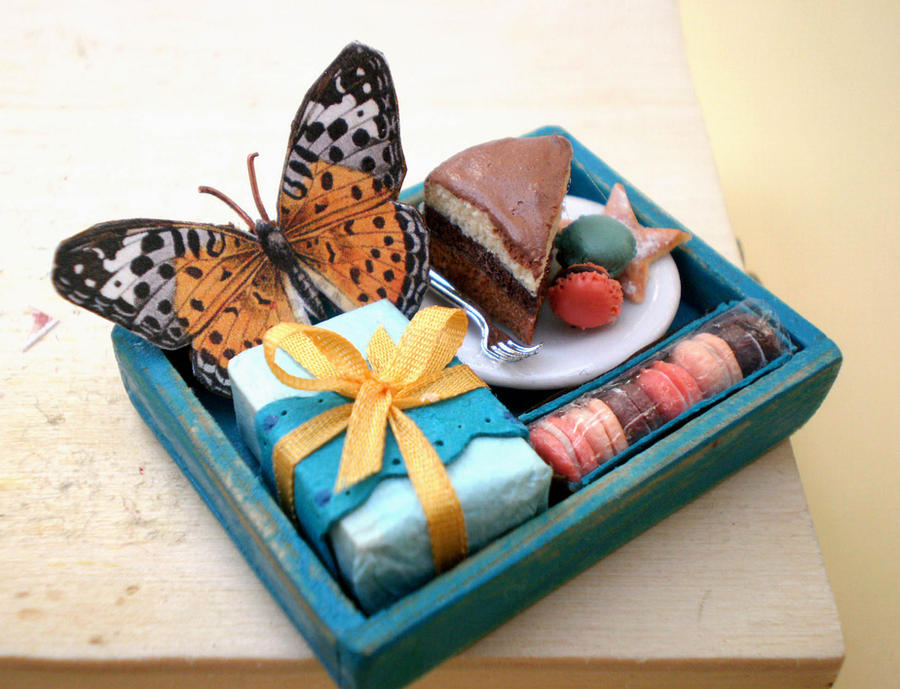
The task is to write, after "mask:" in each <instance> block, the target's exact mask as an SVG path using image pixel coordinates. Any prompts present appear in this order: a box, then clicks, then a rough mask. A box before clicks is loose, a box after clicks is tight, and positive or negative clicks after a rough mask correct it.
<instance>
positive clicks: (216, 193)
mask: <svg viewBox="0 0 900 689" xmlns="http://www.w3.org/2000/svg"><path fill="white" fill-rule="evenodd" d="M198 191H199V192H200V193H201V194H212V195H213V196H215V197H216V198H217V199H219V200H220V201H222V202H224V203H225V205H227V206H228V207H229V208H231V210H233V211H234V212H235V213H237V214H238V215H239V216H241V219H242V220H243V221H244V222H245V223H247V225H249V226H250V232H251V233H255V232H256V225H255V224H254V222H253V218H251V217H250V216H249V215H247V213H246V212H245V211H244V209H243V208H241V207H240V206H239V205H237V204H236V203H235V202H234V201H232V200H231V199H230V198H228V197H227V196H225V194H223V193H222V192H221V191H219V190H218V189H213V188H212V187H199V188H198Z"/></svg>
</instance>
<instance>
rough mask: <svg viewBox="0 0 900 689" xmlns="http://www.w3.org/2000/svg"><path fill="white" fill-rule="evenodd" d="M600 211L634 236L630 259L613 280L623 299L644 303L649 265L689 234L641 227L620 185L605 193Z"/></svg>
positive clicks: (684, 240)
mask: <svg viewBox="0 0 900 689" xmlns="http://www.w3.org/2000/svg"><path fill="white" fill-rule="evenodd" d="M603 212H604V213H605V214H606V215H609V216H611V217H613V218H615V219H616V220H618V221H619V222H621V223H622V224H624V225H625V226H626V227H627V228H628V229H629V230H631V232H632V234H633V235H634V239H635V242H636V243H637V249H636V251H635V255H634V258H633V259H631V263H629V264H628V266H627V267H626V268H625V270H624V271H622V274H621V275H619V277H618V278H617V279H618V280H619V282H621V283H622V293H623V294H624V296H625V298H626V299H628V300H629V301H633V302H638V303H640V302H642V301H644V291H645V290H646V288H647V276H648V274H649V272H650V264H651V263H653V261H655V260H656V259H658V258H660V257H662V256H665V255H666V254H667V253H669V252H670V251H671V250H672V249H674V248H675V247H676V246H678V245H679V244H683V243H684V242H686V241H687V240H688V239H690V238H691V235H690V234H689V233H687V232H682V231H681V230H675V229H668V228H661V227H644V226H643V225H641V224H640V223H639V222H638V221H637V218H636V217H635V215H634V210H633V209H632V208H631V202H630V201H629V200H628V195H627V194H626V193H625V187H623V186H622V185H621V184H615V185H614V186H613V188H612V190H611V191H610V192H609V200H608V201H607V202H606V208H605V209H604V211H603Z"/></svg>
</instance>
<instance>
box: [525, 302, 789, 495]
mask: <svg viewBox="0 0 900 689" xmlns="http://www.w3.org/2000/svg"><path fill="white" fill-rule="evenodd" d="M787 349H788V344H787V339H786V338H785V337H784V336H783V335H782V334H781V333H780V331H779V329H778V326H777V325H775V324H774V323H773V322H772V321H771V320H770V319H769V318H767V317H764V316H762V315H760V314H759V313H757V312H756V311H754V310H752V309H751V308H749V307H748V306H747V305H745V304H739V305H737V306H735V307H733V308H731V309H729V310H727V311H725V312H724V313H722V314H720V315H719V316H717V317H716V318H714V319H712V320H711V321H708V322H706V323H704V324H702V326H700V327H699V328H698V329H697V330H696V331H695V332H691V333H688V334H687V335H684V336H683V337H680V338H679V339H678V340H677V341H675V342H674V343H673V344H672V345H671V346H669V347H667V348H666V349H665V350H663V351H662V352H660V353H659V354H658V355H657V356H655V357H654V358H653V360H652V361H650V362H645V363H643V364H641V365H640V366H638V367H635V368H633V369H631V370H629V371H627V372H625V373H624V374H622V375H621V376H618V377H617V378H616V379H615V380H613V381H611V382H610V383H607V384H606V385H604V386H603V387H601V388H598V389H597V390H592V391H590V392H588V393H586V394H585V395H583V396H581V397H579V398H578V399H577V400H574V401H573V402H570V403H569V404H567V405H566V406H564V407H562V408H561V409H559V410H557V411H555V412H553V413H552V414H550V415H548V416H545V417H542V418H541V419H538V420H537V421H535V422H534V423H532V424H531V426H530V428H529V435H530V441H531V444H532V446H533V447H534V449H535V450H536V451H537V453H538V454H539V455H540V456H541V457H542V458H543V459H544V461H545V462H547V464H549V465H550V466H551V467H552V468H553V470H554V472H555V473H556V474H557V475H558V476H560V477H563V478H565V479H567V480H568V481H570V482H571V483H578V482H579V481H581V479H582V478H583V477H584V476H586V475H587V474H589V473H590V472H592V471H593V470H594V469H596V468H597V467H598V466H600V465H601V464H603V463H605V462H607V461H608V460H610V459H612V458H613V457H615V456H616V455H618V454H619V453H620V452H622V451H623V450H625V449H626V448H627V447H629V446H630V445H633V444H634V443H635V442H637V441H638V440H639V439H641V438H643V437H644V436H646V435H648V434H649V433H651V432H653V431H655V430H656V429H658V428H659V427H660V426H662V425H663V424H665V423H666V422H667V421H671V420H672V419H674V418H676V417H678V416H680V415H681V414H683V413H684V412H686V411H687V410H688V409H690V408H691V407H693V406H694V405H695V404H697V403H698V402H700V401H702V400H705V399H709V398H710V397H713V396H714V395H717V394H719V393H721V392H724V391H725V390H728V389H729V388H731V387H732V386H733V385H735V384H737V383H739V382H740V381H741V380H743V379H744V378H745V377H747V376H748V375H750V374H751V373H753V372H754V371H757V370H759V369H760V368H762V367H763V366H765V365H766V364H767V363H769V362H770V361H773V360H774V359H776V358H778V357H779V356H781V355H782V354H784V353H785V352H786V351H787Z"/></svg>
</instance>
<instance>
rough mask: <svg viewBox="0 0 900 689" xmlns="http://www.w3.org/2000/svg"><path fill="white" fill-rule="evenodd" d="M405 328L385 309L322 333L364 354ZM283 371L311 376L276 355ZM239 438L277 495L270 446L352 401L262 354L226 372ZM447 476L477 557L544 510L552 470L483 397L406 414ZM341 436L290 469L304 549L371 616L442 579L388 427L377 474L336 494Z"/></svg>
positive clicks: (359, 314) (379, 305) (359, 313)
mask: <svg viewBox="0 0 900 689" xmlns="http://www.w3.org/2000/svg"><path fill="white" fill-rule="evenodd" d="M408 323H409V321H408V320H407V319H406V317H404V316H403V315H402V314H401V313H400V312H399V311H398V310H397V309H396V308H395V307H394V306H393V305H392V304H391V303H390V302H388V301H379V302H376V303H374V304H371V305H368V306H365V307H362V308H359V309H356V310H355V311H351V312H348V313H345V314H341V315H340V316H337V317H335V318H332V319H330V320H327V321H325V322H323V323H321V324H320V327H323V328H327V329H329V330H333V331H334V332H337V333H338V334H340V335H343V336H344V337H345V338H347V339H348V340H349V341H350V342H352V343H353V345H354V346H355V347H356V348H357V349H358V350H359V351H361V352H365V350H366V344H367V343H368V341H369V339H370V338H371V336H372V334H373V333H374V332H375V330H376V329H377V328H378V326H379V325H381V326H384V328H385V329H386V330H387V332H388V334H389V335H390V336H391V338H392V339H394V341H395V342H396V341H398V340H399V339H400V336H401V335H402V333H403V331H404V330H405V329H406V326H407V325H408ZM275 361H276V363H277V364H278V365H279V366H281V367H282V368H283V369H284V370H285V371H287V372H288V373H290V374H292V375H296V376H302V377H307V378H308V377H310V374H309V373H308V372H307V371H306V370H305V369H303V368H302V367H301V366H300V365H299V364H298V363H297V362H296V361H294V360H293V359H292V358H291V357H290V356H288V355H287V354H286V353H285V352H284V351H282V350H278V351H277V352H276V356H275ZM228 373H229V376H230V378H231V384H232V391H233V395H234V406H235V413H236V415H237V422H238V426H239V428H240V430H241V434H242V436H243V438H244V440H245V442H246V444H247V446H248V447H249V448H250V450H251V452H252V453H253V455H254V456H255V457H256V458H257V460H259V462H260V471H261V473H262V475H263V477H264V478H265V481H266V484H267V485H268V486H269V489H270V490H271V491H272V492H273V494H275V493H276V490H275V480H274V476H273V466H272V447H273V446H274V445H275V443H277V442H278V440H279V439H280V438H281V437H282V436H284V435H285V434H286V433H288V432H290V431H291V430H293V429H294V428H296V427H297V426H299V425H300V424H301V423H303V422H304V421H306V420H308V419H310V418H312V417H314V416H316V415H318V414H320V413H321V412H323V411H326V410H327V409H329V408H331V407H334V406H337V405H339V404H344V403H346V402H347V400H346V398H344V397H341V396H340V395H337V394H336V393H332V392H325V393H314V392H306V391H301V390H296V389H294V388H291V387H289V386H287V385H284V384H283V383H281V382H280V381H278V380H277V379H276V378H275V376H274V375H273V374H272V372H271V371H270V370H269V367H268V365H267V364H266V361H265V357H264V354H263V348H262V347H261V346H260V347H254V348H253V349H250V350H247V351H245V352H243V353H241V354H239V355H238V356H237V357H235V358H234V359H233V360H232V361H231V363H230V364H229V367H228ZM407 414H408V415H409V417H410V418H411V419H412V420H413V421H415V422H416V424H417V425H418V426H419V428H420V429H421V430H422V431H423V433H424V434H425V435H426V437H427V438H428V439H429V441H430V442H431V444H432V446H433V447H434V448H435V450H436V451H437V453H438V455H439V456H440V457H441V459H442V461H443V462H444V464H445V465H446V466H447V473H448V476H449V478H450V481H451V483H452V484H453V487H454V490H455V491H456V494H457V497H458V499H459V502H460V505H461V507H462V511H463V516H464V518H465V522H466V535H467V540H468V545H469V552H470V553H472V552H474V551H476V550H478V549H480V548H482V547H484V546H485V545H487V544H488V543H489V542H490V541H492V540H493V539H494V538H496V537H497V536H499V535H501V534H503V533H505V532H506V531H509V530H510V529H512V528H514V527H515V526H517V525H519V524H520V523H522V522H523V521H525V520H527V519H529V518H530V517H532V516H534V515H535V514H538V513H540V512H542V511H543V510H545V509H546V507H547V495H548V491H549V486H550V479H551V475H552V471H551V470H550V468H549V467H548V466H547V465H546V464H544V462H543V461H542V460H541V459H540V458H539V457H538V456H537V455H536V454H535V452H534V451H533V450H532V449H531V447H530V446H529V445H528V443H527V442H526V441H525V439H524V438H525V436H526V435H527V429H526V428H525V427H524V426H523V425H522V424H521V423H520V422H519V421H518V420H517V419H516V418H515V417H514V416H513V415H512V414H510V413H509V411H507V410H506V408H505V407H503V405H502V404H500V402H499V401H498V400H497V399H496V398H495V397H494V396H493V395H492V394H491V393H490V391H489V390H488V389H486V388H481V389H477V390H473V391H470V392H467V393H465V394H463V395H460V396H458V397H455V398H451V399H447V400H442V401H440V402H437V403H434V404H431V405H427V406H424V407H420V408H416V409H410V410H407ZM343 439H344V435H343V434H340V435H339V436H338V437H336V438H334V439H333V440H331V441H329V442H328V443H326V444H325V445H323V446H322V447H320V448H319V450H317V451H316V452H315V453H313V454H312V455H310V456H309V457H307V458H306V459H304V460H303V461H301V462H300V463H299V464H298V465H297V467H296V468H295V470H294V505H295V509H296V512H297V519H298V522H299V524H300V527H301V529H302V531H303V532H304V534H305V536H306V538H307V540H308V541H309V542H310V544H311V545H312V546H313V547H314V548H315V549H316V552H317V553H318V555H319V557H320V559H321V560H322V562H323V563H324V564H325V565H326V566H327V567H329V569H331V570H332V571H333V572H339V573H340V575H341V577H342V579H343V581H344V582H345V583H346V584H347V586H348V587H349V590H350V592H351V593H352V594H353V596H354V597H355V598H356V600H357V601H358V603H359V605H360V607H361V608H362V610H363V611H364V612H366V613H373V612H375V611H377V610H379V609H381V608H383V607H385V606H387V605H389V604H390V603H392V602H394V601H396V600H397V599H399V598H401V597H402V596H404V595H406V594H407V593H409V592H411V591H413V590H415V589H416V588H418V587H419V586H421V585H423V584H424V583H426V582H427V581H428V580H429V579H431V578H432V577H433V576H434V565H433V562H432V555H431V544H430V541H429V537H428V530H427V527H426V522H425V513H424V511H423V510H422V507H421V505H420V504H419V500H418V498H417V496H416V493H415V491H414V490H413V487H412V484H411V483H410V481H409V479H408V478H407V477H406V469H405V466H404V465H403V462H402V458H401V457H400V453H399V449H398V447H397V443H396V441H395V440H394V438H393V435H392V433H391V431H390V429H388V431H387V437H386V441H385V453H384V462H383V468H382V470H381V472H380V473H378V474H376V475H374V476H371V477H369V478H367V479H365V480H364V481H361V482H360V483H358V484H356V485H354V486H353V487H351V488H350V489H348V490H345V491H341V492H340V493H333V490H332V489H333V487H334V484H335V479H336V476H337V471H338V466H339V462H340V455H341V449H342V447H343Z"/></svg>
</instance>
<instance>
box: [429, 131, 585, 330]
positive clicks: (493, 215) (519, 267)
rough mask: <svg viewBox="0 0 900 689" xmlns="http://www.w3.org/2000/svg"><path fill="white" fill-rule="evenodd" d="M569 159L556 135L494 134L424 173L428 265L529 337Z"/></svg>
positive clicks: (566, 144) (565, 143) (545, 278)
mask: <svg viewBox="0 0 900 689" xmlns="http://www.w3.org/2000/svg"><path fill="white" fill-rule="evenodd" d="M571 162H572V145H571V144H570V143H569V141H568V139H565V138H564V137H561V136H557V135H555V134H554V135H552V136H540V137H531V138H522V139H499V140H497V141H490V142H488V143H485V144H481V145H479V146H474V147H472V148H469V149H466V150H465V151H462V152H460V153H457V154H456V155H455V156H453V157H452V158H450V159H449V160H447V161H446V162H444V163H443V164H441V165H440V166H439V167H437V168H436V169H435V170H434V171H433V172H432V173H431V174H430V175H428V178H427V179H426V180H425V222H426V224H427V225H428V228H429V230H430V231H431V263H432V265H433V266H434V267H435V269H436V270H437V271H438V272H440V273H442V274H443V275H444V276H445V277H446V278H447V279H448V280H450V282H452V283H453V284H454V286H456V288H457V289H459V290H460V291H461V292H463V293H464V294H465V295H466V296H468V297H469V298H470V299H472V300H473V301H474V302H475V303H477V304H478V305H479V306H481V307H482V308H483V309H484V310H485V312H487V314H488V315H489V316H490V317H491V318H493V319H494V320H495V321H496V322H497V323H499V324H501V325H504V326H506V327H507V328H509V330H511V331H512V332H513V333H515V334H516V335H518V336H519V337H520V338H522V339H523V340H524V341H525V342H528V343H530V342H531V339H532V337H533V335H534V327H535V324H536V322H537V317H538V312H539V311H540V308H541V303H542V302H543V300H544V296H545V295H546V293H547V286H548V277H549V271H550V264H551V251H552V249H553V240H554V239H555V238H556V235H557V233H558V232H559V219H560V212H561V210H562V203H563V198H564V197H565V195H566V189H567V187H568V185H569V169H570V165H571Z"/></svg>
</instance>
